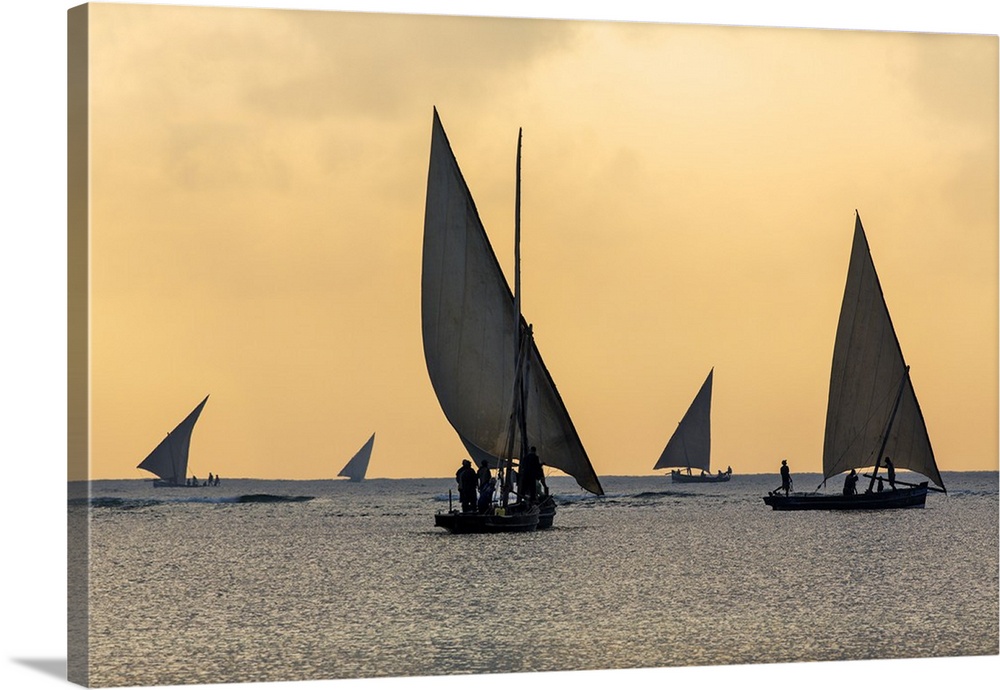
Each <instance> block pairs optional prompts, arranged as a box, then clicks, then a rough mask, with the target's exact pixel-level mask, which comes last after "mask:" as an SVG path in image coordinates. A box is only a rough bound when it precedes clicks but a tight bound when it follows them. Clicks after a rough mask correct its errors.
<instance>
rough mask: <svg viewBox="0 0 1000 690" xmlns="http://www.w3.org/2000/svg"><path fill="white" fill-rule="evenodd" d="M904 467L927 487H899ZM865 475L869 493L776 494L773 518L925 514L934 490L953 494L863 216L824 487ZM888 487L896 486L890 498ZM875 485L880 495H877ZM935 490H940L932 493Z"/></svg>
mask: <svg viewBox="0 0 1000 690" xmlns="http://www.w3.org/2000/svg"><path fill="white" fill-rule="evenodd" d="M887 461H888V463H887ZM880 467H885V468H887V471H888V475H887V476H886V478H885V480H883V477H882V476H881V475H879V469H880ZM897 467H898V468H903V469H908V470H911V471H913V472H916V473H918V474H920V475H923V476H924V477H926V478H927V479H928V481H924V482H920V483H916V484H914V483H912V482H904V481H900V480H898V479H895V478H894V476H893V475H894V472H895V470H894V469H890V468H897ZM862 468H874V469H873V470H872V472H871V473H870V474H869V473H863V472H862V474H861V475H860V476H864V477H868V478H869V479H870V480H871V481H870V482H869V484H868V487H867V489H866V490H865V491H863V492H860V493H856V492H854V491H851V492H847V491H845V492H844V493H842V494H836V495H831V494H826V495H824V494H820V493H818V491H819V487H817V490H816V492H813V493H797V494H788V495H784V494H781V493H779V492H778V491H772V492H770V494H769V495H768V496H765V497H764V503H766V504H767V505H769V506H771V508H773V509H774V510H871V509H888V508H922V507H924V503H925V501H926V499H927V492H928V491H929V490H931V491H939V492H942V493H946V490H945V488H944V482H943V481H942V480H941V473H940V472H939V471H938V467H937V462H936V461H935V460H934V451H933V450H932V449H931V442H930V437H929V435H928V433H927V426H926V424H925V423H924V416H923V413H922V412H921V411H920V405H919V404H918V403H917V396H916V393H915V392H914V390H913V383H912V381H911V380H910V367H909V366H908V365H907V364H906V361H905V360H904V359H903V351H902V349H901V348H900V345H899V340H898V339H897V337H896V331H895V329H894V328H893V325H892V319H891V318H890V317H889V308H888V306H887V305H886V302H885V297H884V295H883V294H882V287H881V285H880V284H879V279H878V274H877V273H876V272H875V263H874V262H873V261H872V256H871V251H870V249H869V247H868V239H867V237H866V236H865V231H864V227H862V225H861V215H860V214H857V213H856V215H855V223H854V242H853V246H852V248H851V262H850V266H849V268H848V271H847V285H846V287H845V288H844V300H843V303H842V305H841V308H840V321H839V323H838V324H837V336H836V340H835V342H834V349H833V367H832V370H831V373H830V392H829V400H828V403H827V410H826V435H825V439H824V443H823V482H822V483H821V484H820V486H822V485H823V484H825V483H826V480H827V479H830V478H831V477H834V476H836V475H838V474H840V473H842V472H848V471H850V472H851V475H850V477H851V483H853V482H854V481H856V480H857V479H858V478H859V475H858V474H857V472H858V470H861V469H862ZM886 480H892V481H890V482H889V488H888V490H885V484H886ZM876 481H878V484H879V486H878V490H875V489H874V487H875V483H876ZM929 482H933V483H934V484H935V485H936V486H929V485H928V484H929ZM847 485H848V483H847V482H845V486H847Z"/></svg>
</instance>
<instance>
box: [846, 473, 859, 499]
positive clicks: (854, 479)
mask: <svg viewBox="0 0 1000 690" xmlns="http://www.w3.org/2000/svg"><path fill="white" fill-rule="evenodd" d="M856 493H858V473H857V472H856V471H854V470H851V473H850V474H849V475H847V478H846V479H844V495H845V496H853V495H854V494H856Z"/></svg>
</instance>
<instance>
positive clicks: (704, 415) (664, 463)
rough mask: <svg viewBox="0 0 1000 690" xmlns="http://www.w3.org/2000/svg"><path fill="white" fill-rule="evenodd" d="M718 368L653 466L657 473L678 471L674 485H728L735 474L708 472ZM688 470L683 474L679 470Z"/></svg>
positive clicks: (675, 472)
mask: <svg viewBox="0 0 1000 690" xmlns="http://www.w3.org/2000/svg"><path fill="white" fill-rule="evenodd" d="M714 373H715V369H712V370H711V371H709V372H708V378H706V379H705V383H703V384H701V388H700V389H699V390H698V394H697V395H696V396H694V400H693V401H692V402H691V406H690V407H689V408H688V410H687V412H685V413H684V416H683V417H682V418H681V421H680V423H679V424H678V425H677V429H676V430H675V431H674V433H673V435H672V436H671V437H670V440H669V441H667V445H666V447H665V448H664V449H663V453H661V454H660V459H659V460H657V461H656V464H655V465H653V469H654V470H662V469H666V468H668V467H672V468H678V469H672V470H671V471H670V477H671V478H672V479H673V480H674V481H675V482H687V483H690V482H728V481H729V478H730V477H732V475H733V468H732V467H727V468H726V471H725V472H723V471H722V470H719V472H718V473H717V474H714V475H713V474H711V472H710V471H709V460H710V459H711V450H712V420H711V414H712V375H713V374H714ZM682 467H683V468H685V469H686V472H682V471H681V470H680V469H679V468H682ZM692 468H694V469H696V470H700V474H692V473H691V469H692Z"/></svg>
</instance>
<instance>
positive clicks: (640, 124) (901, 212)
mask: <svg viewBox="0 0 1000 690" xmlns="http://www.w3.org/2000/svg"><path fill="white" fill-rule="evenodd" d="M90 21H91V25H90V30H91V33H90V40H91V47H90V50H91V53H90V57H91V63H90V70H91V72H90V76H91V80H90V88H89V96H90V118H91V131H90V133H89V136H90V144H91V155H92V158H91V178H90V179H91V185H92V187H91V252H92V254H91V305H92V314H91V329H92V330H91V386H92V388H91V411H92V418H91V453H92V465H91V476H92V477H94V478H119V477H124V478H129V477H135V478H138V477H149V476H150V475H148V474H147V473H145V472H143V471H141V470H138V469H136V468H135V466H136V465H137V464H138V463H139V462H140V461H141V460H142V459H143V458H144V457H145V456H146V454H147V453H148V452H149V451H150V450H152V448H153V447H154V446H155V445H156V444H157V443H158V442H159V441H160V440H161V439H162V438H163V436H164V435H165V434H166V432H167V431H169V430H170V429H172V428H173V426H174V425H176V424H177V423H178V422H179V421H180V420H181V419H182V418H183V417H184V416H186V415H187V413H188V412H189V411H190V410H191V409H192V408H193V407H194V406H195V405H196V404H197V403H198V402H199V401H200V400H201V399H202V398H203V397H204V396H205V395H206V394H210V395H211V397H210V398H209V401H208V404H207V406H206V407H205V410H204V412H203V414H202V416H201V419H200V421H199V422H198V425H197V427H196V429H195V432H194V436H193V440H192V446H191V462H190V466H189V471H190V472H193V473H195V474H197V475H198V476H206V475H207V474H208V473H209V472H213V473H219V474H221V475H222V476H223V477H224V478H225V477H262V478H303V479H304V478H324V477H333V476H335V475H336V474H337V472H338V471H339V470H340V468H341V467H342V466H343V464H344V463H345V462H346V461H347V460H348V459H349V458H350V457H351V456H352V455H353V454H354V453H355V452H356V451H357V450H358V448H360V447H361V445H362V444H363V443H364V442H365V441H366V440H367V439H368V437H369V436H370V435H371V434H372V433H373V432H374V433H375V434H376V441H375V448H374V452H373V455H372V460H371V465H370V467H369V473H368V476H369V477H415V476H431V477H438V476H441V477H444V476H450V475H451V474H452V473H453V472H454V470H455V468H456V467H457V466H458V463H459V461H460V459H461V458H462V457H464V455H465V451H464V449H463V447H462V445H461V443H460V442H459V440H458V438H457V436H456V435H455V433H454V432H453V431H452V429H451V427H450V426H449V425H448V423H447V421H446V419H445V418H444V415H443V413H442V412H441V409H440V407H439V406H438V403H437V400H436V398H435V396H434V392H433V389H432V388H431V385H430V382H429V379H428V377H427V371H426V368H425V366H424V360H423V351H422V343H421V329H420V295H419V289H420V269H421V260H420V259H421V257H420V252H421V242H422V232H423V211H424V196H425V191H426V179H427V163H428V155H429V146H430V131H431V118H432V108H433V107H434V106H436V107H437V109H438V111H439V113H440V115H441V118H442V121H443V123H444V126H445V129H446V130H447V132H448V135H449V138H450V140H451V143H452V146H453V148H454V151H455V154H456V156H457V158H458V161H459V165H460V166H461V168H462V171H463V173H464V174H465V177H466V180H467V182H468V184H469V187H470V189H471V191H472V194H473V196H474V198H475V200H476V204H477V206H478V209H479V211H480V214H481V216H482V219H483V222H484V224H485V226H486V229H487V232H488V233H489V235H490V238H491V241H492V242H493V246H494V248H495V250H496V252H497V254H498V257H499V260H500V262H501V264H502V266H503V267H504V269H505V270H506V271H508V276H510V270H511V266H512V252H513V249H512V245H513V202H514V157H515V146H516V141H517V131H518V128H519V127H523V128H524V152H523V163H522V166H523V167H522V183H523V202H522V212H521V218H522V232H523V240H522V259H523V278H522V279H523V290H524V303H523V309H524V313H525V317H526V318H527V319H528V321H530V322H532V323H533V324H534V332H535V338H536V342H537V344H538V347H539V350H540V351H541V353H542V356H543V357H544V358H545V362H546V365H547V367H548V369H549V371H550V373H551V374H552V376H553V378H554V380H555V382H556V384H557V386H558V388H559V391H560V393H561V394H562V397H563V400H564V401H565V403H566V406H567V408H568V409H569V412H570V414H571V416H572V417H573V420H574V422H575V424H576V427H577V430H578V432H579V434H580V437H581V439H582V441H583V443H584V446H585V447H586V448H587V450H588V452H589V454H590V457H591V461H592V462H593V464H594V467H595V469H596V471H597V473H598V474H599V475H601V476H607V475H621V474H626V475H638V474H653V471H652V466H653V464H654V463H655V462H656V460H657V458H658V457H659V454H660V452H661V451H662V450H663V447H664V445H665V444H666V442H667V440H668V439H669V437H670V435H671V433H672V432H673V430H674V429H675V427H676V425H677V422H678V421H679V420H680V418H681V417H682V416H683V414H684V412H685V410H686V409H687V407H688V405H689V404H690V402H691V400H692V399H693V397H694V395H695V393H696V392H697V391H698V388H699V386H700V385H701V383H702V382H703V381H704V379H705V376H706V375H707V373H708V371H709V370H710V369H711V368H712V367H714V368H715V382H714V390H713V410H712V423H713V435H712V445H713V460H712V465H713V468H718V467H721V468H725V467H726V466H727V465H731V466H732V467H733V469H734V471H735V472H736V473H755V472H776V470H777V466H778V464H779V463H780V460H781V459H782V458H788V461H789V464H790V465H791V466H792V468H793V471H800V472H807V471H812V472H818V471H820V467H821V455H822V445H823V426H824V423H825V415H826V396H827V387H828V383H829V375H830V363H831V358H832V352H833V341H834V334H835V332H836V326H837V317H838V313H839V309H840V301H841V297H842V292H843V288H844V281H845V279H846V271H847V261H848V257H849V254H850V248H851V239H852V233H853V228H854V214H855V209H857V210H858V211H859V212H860V214H861V218H862V221H863V223H864V226H865V229H866V231H867V234H868V240H869V243H870V245H871V250H872V254H873V257H874V261H875V265H876V268H877V269H878V271H879V276H880V279H881V283H882V287H883V290H884V293H885V296H886V300H887V303H888V305H889V311H890V313H891V315H892V317H893V320H894V324H895V327H896V332H897V334H898V336H899V339H900V343H901V345H902V349H903V353H904V356H905V357H906V359H907V362H908V363H909V364H910V366H911V378H912V380H913V385H914V388H915V390H916V393H917V397H918V399H919V401H920V404H921V407H922V409H923V413H924V417H925V419H926V422H927V426H928V430H929V433H930V437H931V442H932V445H933V447H934V450H935V453H936V456H937V461H938V465H939V466H940V468H941V469H942V470H943V471H949V470H970V469H993V470H996V469H997V466H998V459H997V458H998V448H997V437H998V429H997V426H998V424H997V419H998V406H997V381H998V371H997V355H998V325H997V322H998V318H997V314H998V298H997V292H998V290H997V288H998V272H997V257H998V242H997V227H998V216H997V207H998V198H997V189H998V164H997V151H998V138H997V123H998V86H997V85H998V74H997V59H998V43H997V38H996V37H995V36H973V35H964V36H963V35H943V34H937V35H935V34H916V33H908V34H904V33H887V32H871V31H867V32H862V31H832V30H822V31H821V30H800V29H765V28H743V27H712V26H694V25H689V26H684V25H669V24H641V23H630V22H613V23H612V22H590V21H553V20H530V19H486V18H469V17H466V18H460V17H442V16H416V15H392V14H357V13H343V12H323V11H288V10H264V9H223V8H204V7H201V8H199V7H169V6H143V5H106V4H96V5H91V16H90ZM542 460H543V461H544V458H542Z"/></svg>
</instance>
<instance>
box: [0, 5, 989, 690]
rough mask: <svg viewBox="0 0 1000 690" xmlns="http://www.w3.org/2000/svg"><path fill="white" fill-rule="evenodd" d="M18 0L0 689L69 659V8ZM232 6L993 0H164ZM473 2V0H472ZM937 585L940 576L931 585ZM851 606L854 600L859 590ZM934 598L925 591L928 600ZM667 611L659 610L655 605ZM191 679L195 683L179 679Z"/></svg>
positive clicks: (627, 12) (934, 680) (974, 17)
mask: <svg viewBox="0 0 1000 690" xmlns="http://www.w3.org/2000/svg"><path fill="white" fill-rule="evenodd" d="M74 4H78V3H72V2H60V1H56V0H13V1H8V2H6V3H5V4H4V8H3V9H4V12H3V15H2V18H0V51H2V57H3V59H2V60H0V74H2V81H0V94H2V97H0V117H2V118H3V123H4V127H3V129H2V132H3V139H2V147H0V175H2V178H0V182H2V184H0V238H2V244H0V281H2V291H0V305H2V312H0V348H2V349H0V352H2V357H0V365H2V376H0V406H2V407H0V423H2V427H0V433H2V435H0V438H2V439H3V442H2V443H0V467H3V468H4V471H3V473H2V474H0V477H2V479H0V481H2V482H3V485H4V489H5V491H4V494H3V500H2V501H0V506H2V511H3V512H2V520H0V524H2V530H3V542H2V550H0V578H2V579H0V584H2V585H3V586H2V587H0V592H2V595H0V596H2V600H3V609H2V612H0V625H2V628H3V652H2V655H0V657H2V658H0V677H2V681H0V687H2V688H12V689H16V690H20V689H21V688H25V689H30V688H49V687H60V686H65V684H66V681H65V662H66V613H65V611H66V568H65V557H66V556H65V554H66V528H65V525H66V488H65V478H66V413H65V412H66V296H65V295H66V183H65V180H66V67H65V65H66V11H67V10H68V9H69V8H70V7H72V6H73V5H74ZM163 4H201V5H216V6H220V5H221V6H227V5H228V6H233V7H275V8H295V9H337V10H351V11H374V12H415V13H423V14H475V15H483V16H516V17H547V18H572V19H609V20H643V21H665V22H674V23H709V24H739V25H751V26H753V25H758V26H795V27H820V28H847V29H876V30H902V31H928V32H960V33H979V34H991V35H994V36H995V35H996V34H997V33H998V29H997V16H998V14H1000V12H998V10H997V9H996V4H997V3H996V2H995V0H940V1H938V2H934V3H925V2H919V1H914V0H911V1H910V2H901V1H895V0H868V1H867V2H864V1H860V0H842V1H840V2H829V1H828V0H823V1H816V2H798V3H796V2H779V1H777V0H756V1H753V2H751V1H744V2H740V1H738V0H702V1H700V2H686V3H679V4H677V5H676V6H674V5H671V4H668V3H658V2H653V1H652V0H613V1H606V2H594V1H592V0H578V1H577V2H572V3H569V2H567V3H560V2H556V1H555V0H534V1H532V2H529V1H527V0H506V1H500V0H478V1H477V2H471V1H470V0H466V1H465V2H460V1H455V0H410V1H409V2H407V1H405V0H397V1H395V2H393V1H391V0H369V1H368V2H364V1H362V0H353V1H349V0H328V1H326V2H322V1H318V2H317V1H313V2H310V1H308V0H299V1H296V2H282V1H281V0H272V1H270V2H254V1H247V2H211V1H206V2H200V3H196V2H173V3H163ZM473 7H474V9H471V8H473ZM941 586H942V587H947V586H949V583H944V582H943V583H941ZM857 605H861V604H860V603H859V604H857ZM927 605H928V607H930V608H932V607H933V606H934V602H928V603H927ZM663 613H664V615H666V616H669V615H670V612H669V611H664V612H663ZM998 625H1000V623H998ZM998 678H1000V657H996V656H994V657H975V658H966V659H936V660H912V661H905V662H895V661H891V662H890V661H867V662H846V663H843V662H841V663H822V664H792V665H777V666H776V665H768V666H741V667H712V668H695V669H692V668H681V669H650V670H632V671H598V672H587V673H549V674H532V675H524V676H517V677H514V678H512V677H511V676H504V675H493V676H482V677H477V678H474V679H473V678H469V677H468V676H452V677H444V678H408V679H381V680H350V681H307V682H299V683H291V682H288V683H256V684H253V685H229V684H226V685H216V686H211V687H218V688H229V687H232V688H235V687H245V688H248V689H249V688H260V689H261V690H265V689H266V690H271V689H273V688H289V689H291V688H295V689H301V690H306V689H307V688H341V689H347V688H354V689H358V690H362V689H369V688H370V689H372V690H374V689H376V688H377V689H380V690H388V689H391V690H397V689H403V688H406V689H407V690H409V689H419V690H424V689H426V688H432V687H433V688H436V689H437V688H441V689H443V690H452V689H456V690H457V689H458V688H467V687H469V686H470V685H475V686H476V688H477V689H484V690H493V689H494V688H501V687H505V686H508V685H510V684H512V683H513V684H515V685H518V686H519V687H520V688H524V689H525V690H534V689H535V688H542V687H548V686H555V687H561V686H562V685H563V684H567V685H568V684H573V685H576V686H577V687H580V686H583V687H591V686H593V687H603V686H605V685H608V684H617V685H623V684H628V685H630V686H633V687H635V688H654V687H655V688H662V687H664V686H671V687H677V688H687V687H693V686H708V687H716V686H720V687H721V686H723V685H727V686H728V685H734V684H739V685H740V686H742V687H747V686H749V687H751V688H758V687H765V686H769V685H772V684H778V685H779V686H782V685H785V684H794V685H797V686H804V687H809V688H819V689H822V688H835V687H836V688H840V687H842V686H843V685H845V684H847V685H854V686H855V687H858V688H866V687H873V686H875V685H876V684H879V683H885V684H887V685H888V686H889V687H891V688H893V689H896V688H904V687H906V688H907V690H909V689H910V688H941V687H946V686H948V685H949V684H961V685H962V686H963V687H964V688H979V687H995V683H996V682H997V679H998ZM185 687H192V686H185Z"/></svg>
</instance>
